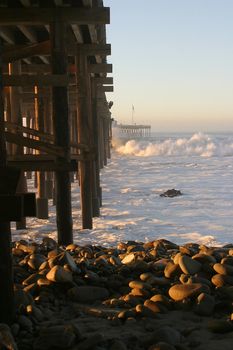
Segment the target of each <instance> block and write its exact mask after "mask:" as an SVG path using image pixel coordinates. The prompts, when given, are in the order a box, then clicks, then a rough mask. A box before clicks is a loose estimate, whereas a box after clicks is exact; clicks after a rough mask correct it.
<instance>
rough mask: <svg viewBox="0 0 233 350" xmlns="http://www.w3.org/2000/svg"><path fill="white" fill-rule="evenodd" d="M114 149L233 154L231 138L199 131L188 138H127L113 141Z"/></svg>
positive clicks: (151, 153)
mask: <svg viewBox="0 0 233 350" xmlns="http://www.w3.org/2000/svg"><path fill="white" fill-rule="evenodd" d="M115 145H116V146H115V149H116V151H117V152H118V153H120V154H124V155H133V156H138V157H149V156H201V157H213V156H233V140H232V139H229V137H226V138H225V139H221V140H218V139H217V138H215V137H214V136H209V135H206V134H203V133H201V132H199V133H195V134H193V135H192V136H191V137H189V138H185V137H184V138H178V139H172V138H168V139H165V140H163V141H161V142H156V141H155V142H151V141H150V142H149V141H145V140H144V141H140V140H129V141H127V142H126V143H125V144H124V145H120V146H119V143H117V142H115Z"/></svg>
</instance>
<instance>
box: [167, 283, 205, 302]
mask: <svg viewBox="0 0 233 350" xmlns="http://www.w3.org/2000/svg"><path fill="white" fill-rule="evenodd" d="M203 287H204V286H203V285H202V284H200V283H193V284H175V285H174V286H172V287H171V288H170V289H169V291H168V293H169V295H170V297H171V298H172V299H173V300H175V301H180V300H184V299H186V298H190V297H193V296H196V295H198V294H200V293H201V292H203V289H206V288H208V287H207V286H205V287H206V288H203Z"/></svg>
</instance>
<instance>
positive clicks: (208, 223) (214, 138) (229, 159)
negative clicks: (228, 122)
mask: <svg viewBox="0 0 233 350" xmlns="http://www.w3.org/2000/svg"><path fill="white" fill-rule="evenodd" d="M115 144H118V146H116V148H115V149H114V150H113V153H112V159H111V161H110V162H109V164H108V166H107V167H105V169H103V171H102V173H101V182H102V188H103V207H102V209H101V217H100V218H96V219H94V229H93V230H81V227H80V221H81V220H80V207H79V189H78V185H77V183H74V184H73V185H72V191H73V221H74V239H75V241H76V242H77V243H79V244H89V243H90V244H100V245H114V244H116V243H117V242H119V241H128V240H137V241H150V240H153V239H157V238H166V239H169V240H172V241H174V242H177V243H184V242H190V241H195V242H199V243H203V244H209V245H213V244H216V245H222V244H225V243H230V242H232V241H233V234H232V231H233V135H230V134H228V135H227V134H225V135H206V134H203V133H196V134H194V135H189V136H183V135H169V137H167V135H161V134H160V135H159V134H158V135H156V136H155V138H154V140H152V139H151V140H150V141H145V140H144V141H134V140H130V141H128V142H126V144H125V145H120V143H119V142H116V143H115ZM172 188H175V189H178V190H180V191H181V192H182V193H183V195H182V196H180V197H175V198H162V197H160V196H159V195H160V194H161V193H162V192H164V191H166V190H168V189H172ZM50 205H51V207H50V213H51V214H50V219H49V220H39V219H29V220H28V230H27V231H23V232H22V231H15V230H14V228H13V230H12V235H13V239H14V240H15V239H19V238H23V239H33V240H40V239H41V238H42V237H43V236H44V235H49V236H50V237H53V238H56V226H55V210H54V207H53V206H52V202H51V203H50Z"/></svg>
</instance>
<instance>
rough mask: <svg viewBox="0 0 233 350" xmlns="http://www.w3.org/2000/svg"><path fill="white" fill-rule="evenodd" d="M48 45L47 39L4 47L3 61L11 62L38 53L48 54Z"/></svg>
mask: <svg viewBox="0 0 233 350" xmlns="http://www.w3.org/2000/svg"><path fill="white" fill-rule="evenodd" d="M50 46H51V45H50V41H49V40H47V41H43V42H41V43H34V44H30V45H23V46H13V47H8V48H5V50H4V51H3V62H13V61H16V60H20V59H23V58H28V57H32V56H38V55H50Z"/></svg>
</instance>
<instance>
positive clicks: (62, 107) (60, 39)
mask: <svg viewBox="0 0 233 350" xmlns="http://www.w3.org/2000/svg"><path fill="white" fill-rule="evenodd" d="M56 9H57V8H56ZM61 9H62V11H63V10H65V8H61ZM71 10H73V8H71ZM78 10H79V9H78ZM53 20H54V21H53V22H51V20H50V22H51V24H50V33H51V34H50V35H51V66H52V73H53V74H61V75H64V74H67V73H68V69H67V68H68V67H67V66H68V59H67V58H68V57H67V48H66V43H67V24H66V23H65V22H64V21H63V20H64V18H62V15H61V18H59V20H56V17H54V18H53ZM52 118H53V128H54V136H55V142H56V144H57V145H59V146H61V147H63V148H64V150H65V151H66V152H65V157H66V159H67V160H69V159H70V118H69V105H68V89H67V87H53V88H52ZM55 177H56V219H57V235H58V244H62V245H66V244H69V243H72V242H73V231H72V226H73V224H72V207H71V179H70V175H69V173H67V172H65V171H57V172H56V173H55Z"/></svg>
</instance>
